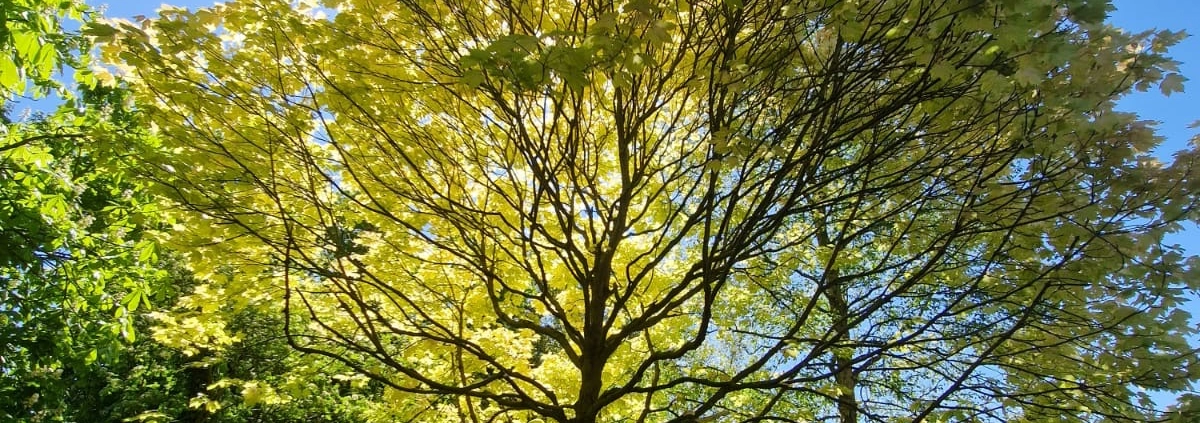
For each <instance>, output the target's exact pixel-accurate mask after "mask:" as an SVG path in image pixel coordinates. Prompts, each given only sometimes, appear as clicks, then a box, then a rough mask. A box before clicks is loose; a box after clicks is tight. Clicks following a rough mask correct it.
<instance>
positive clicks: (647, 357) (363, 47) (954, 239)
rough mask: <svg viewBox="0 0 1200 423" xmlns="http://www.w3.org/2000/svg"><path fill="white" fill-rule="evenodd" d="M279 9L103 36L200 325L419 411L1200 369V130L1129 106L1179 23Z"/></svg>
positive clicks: (1091, 394) (699, 8)
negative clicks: (259, 338)
mask: <svg viewBox="0 0 1200 423" xmlns="http://www.w3.org/2000/svg"><path fill="white" fill-rule="evenodd" d="M292 3H293V2H290V1H282V0H242V1H234V2H230V3H227V4H224V5H220V6H215V7H213V8H210V9H201V10H197V11H194V12H191V11H187V10H183V9H176V8H166V9H163V10H162V11H161V12H160V16H159V18H157V19H152V20H143V21H140V22H125V21H108V22H104V23H101V24H97V25H95V26H92V27H91V28H90V29H89V30H88V33H89V34H91V35H92V36H94V37H96V39H97V40H99V41H100V42H101V43H102V44H103V46H102V47H101V50H102V51H103V53H104V54H105V55H106V58H107V60H109V61H110V62H111V63H112V64H113V66H114V67H115V71H116V72H117V73H118V75H119V76H122V77H125V78H128V81H129V83H130V88H131V90H132V91H133V93H134V95H135V98H136V101H137V104H138V105H139V106H138V107H139V108H140V110H141V111H142V112H143V113H144V117H145V123H146V125H147V126H148V127H150V128H152V129H153V133H154V134H155V136H156V137H158V138H159V139H160V140H161V142H162V143H163V146H164V149H163V150H162V152H159V153H156V152H153V151H151V152H146V153H143V154H144V155H143V158H144V159H145V163H146V166H145V167H144V170H146V176H147V177H148V178H152V179H154V180H156V181H157V182H158V185H157V188H156V189H157V190H158V191H157V192H158V193H159V194H161V195H162V196H163V198H164V200H162V201H164V205H166V207H165V211H167V212H169V213H170V215H171V216H172V218H173V219H177V221H178V222H179V224H178V226H177V227H176V228H175V229H176V230H174V231H171V232H170V233H168V234H165V236H166V237H167V238H169V241H170V242H172V243H173V245H175V246H177V248H180V249H181V251H183V252H184V253H185V254H187V255H188V263H189V266H190V269H191V270H192V271H193V272H195V274H196V275H197V277H198V278H200V279H202V280H203V281H204V283H203V284H202V285H200V286H198V287H197V288H196V290H195V291H194V292H193V293H192V294H191V295H189V296H187V297H185V298H183V299H182V300H181V303H180V307H181V310H182V313H179V314H175V315H169V316H164V318H163V322H164V326H163V327H162V328H161V329H160V330H161V332H160V333H159V334H158V335H157V337H158V339H161V340H164V341H168V342H171V344H172V345H173V346H175V347H177V348H181V349H183V350H185V351H194V352H201V351H220V350H222V349H223V348H229V346H230V345H234V343H235V341H236V340H237V339H238V336H237V334H236V332H235V331H233V330H232V329H231V326H230V325H231V324H232V320H231V319H232V318H233V317H234V316H237V315H239V314H240V313H245V312H250V311H252V312H253V313H259V314H262V315H270V316H276V318H278V319H280V321H281V323H282V325H283V331H284V334H285V336H286V338H287V341H288V343H289V344H290V345H291V346H292V347H293V348H295V349H297V350H299V351H302V352H305V353H308V354H310V355H311V356H315V357H324V358H327V359H332V360H336V361H338V362H340V363H342V365H344V366H347V367H349V368H352V369H353V370H354V371H355V372H356V373H357V375H358V376H359V377H365V378H369V379H370V380H372V381H374V383H378V384H381V385H383V386H386V388H387V391H386V393H385V395H386V396H387V397H388V398H389V399H391V400H392V401H393V405H392V410H393V412H394V413H395V414H394V415H393V416H392V418H395V419H398V420H399V419H403V420H414V421H494V420H499V421H508V420H512V421H524V420H536V419H541V420H543V421H562V422H567V421H570V422H595V421H635V420H636V421H763V420H776V421H810V420H840V421H843V422H851V421H862V420H870V421H1042V420H1058V421H1140V420H1154V419H1158V418H1162V417H1163V416H1164V415H1163V414H1162V413H1163V410H1162V408H1163V407H1162V406H1161V405H1157V404H1154V403H1153V401H1151V400H1150V398H1149V397H1148V396H1147V395H1146V394H1145V393H1143V389H1145V388H1149V389H1157V390H1165V391H1184V390H1187V389H1189V388H1190V387H1191V384H1192V383H1193V382H1194V381H1195V380H1196V379H1197V377H1198V373H1197V371H1198V370H1200V369H1198V366H1200V362H1198V361H1197V357H1196V355H1195V354H1194V347H1193V346H1191V345H1190V344H1189V343H1188V341H1187V338H1186V336H1188V335H1189V334H1193V333H1194V329H1193V328H1190V327H1189V326H1188V318H1189V316H1188V314H1187V313H1186V312H1185V311H1184V310H1183V309H1181V308H1180V304H1181V303H1182V302H1183V301H1185V297H1186V294H1187V293H1188V292H1193V293H1194V292H1195V291H1196V290H1197V288H1200V277H1198V276H1200V275H1197V274H1196V272H1197V269H1196V265H1197V262H1196V259H1195V258H1194V257H1184V256H1183V254H1182V252H1181V251H1180V249H1179V248H1178V247H1177V246H1173V245H1169V244H1167V243H1165V242H1164V237H1165V236H1166V235H1168V234H1170V233H1173V232H1176V231H1178V230H1180V224H1181V223H1182V222H1185V221H1187V220H1192V221H1195V220H1196V218H1197V214H1196V205H1197V204H1196V202H1197V201H1198V200H1197V198H1196V195H1195V193H1196V192H1198V190H1200V186H1197V184H1198V183H1200V178H1198V176H1200V175H1196V166H1195V158H1196V152H1195V151H1194V150H1188V151H1183V152H1180V153H1178V154H1177V155H1176V156H1175V160H1174V162H1173V163H1160V162H1159V161H1157V160H1156V159H1155V158H1154V156H1151V155H1150V154H1149V152H1150V151H1151V150H1152V149H1153V148H1154V146H1155V145H1156V144H1157V142H1158V141H1159V138H1158V137H1157V136H1155V135H1154V133H1153V131H1152V129H1151V127H1150V124H1148V123H1147V122H1141V121H1138V120H1136V117H1135V116H1133V115H1131V114H1127V113H1119V112H1116V111H1114V110H1113V102H1114V101H1115V100H1116V99H1117V98H1119V97H1120V96H1121V95H1123V94H1124V93H1127V92H1129V91H1131V90H1134V89H1138V90H1147V89H1149V88H1151V87H1153V86H1155V85H1158V87H1159V89H1161V90H1162V91H1163V92H1164V93H1170V92H1174V91H1178V90H1180V89H1182V85H1181V84H1182V82H1183V78H1182V77H1181V76H1179V75H1178V74H1176V73H1174V69H1175V68H1176V64H1175V63H1174V62H1172V61H1170V60H1169V59H1167V58H1166V57H1165V56H1164V53H1165V50H1166V48H1167V47H1169V46H1171V45H1172V44H1174V43H1175V42H1177V41H1178V40H1179V39H1180V38H1181V37H1182V36H1183V34H1181V33H1171V32H1168V31H1159V32H1147V33H1139V34H1129V33H1125V32H1122V31H1120V30H1118V29H1116V28H1113V27H1111V26H1108V25H1106V24H1105V23H1104V18H1105V12H1106V10H1107V8H1108V7H1109V6H1108V5H1107V3H1106V2H1104V1H1096V0H1059V1H1052V0H1020V1H1014V0H971V1H967V0H874V1H863V2H838V1H826V0H800V1H782V0H779V1H775V0H764V1H754V2H742V1H737V0H725V1H719V0H712V1H709V0H698V1H666V0H662V1H659V0H630V1H628V2H621V3H613V2H605V1H589V2H567V1H558V0H542V1H535V2H524V1H520V2H518V1H505V0H498V1H493V2H470V1H467V2H441V1H423V0H413V1H397V2H377V1H368V0H328V1H325V2H323V3H321V4H320V7H317V6H318V5H317V4H316V3H314V2H312V1H303V0H302V1H300V2H298V3H297V7H293V5H292ZM263 64H271V66H263ZM230 383H233V382H230ZM272 389H276V390H278V389H280V387H278V386H274V385H272ZM1180 417H1181V418H1182V417H1186V416H1180Z"/></svg>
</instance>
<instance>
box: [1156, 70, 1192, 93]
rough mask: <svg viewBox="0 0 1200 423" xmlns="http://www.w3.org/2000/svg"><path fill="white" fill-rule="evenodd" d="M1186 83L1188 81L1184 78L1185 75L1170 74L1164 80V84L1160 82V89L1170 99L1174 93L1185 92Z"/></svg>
mask: <svg viewBox="0 0 1200 423" xmlns="http://www.w3.org/2000/svg"><path fill="white" fill-rule="evenodd" d="M1184 81H1187V78H1184V77H1183V75H1180V74H1178V73H1169V74H1167V76H1166V77H1164V78H1163V80H1162V82H1159V84H1158V89H1159V90H1161V91H1162V93H1163V95H1166V96H1168V97H1169V96H1170V95H1171V94H1172V93H1181V92H1183V83H1184Z"/></svg>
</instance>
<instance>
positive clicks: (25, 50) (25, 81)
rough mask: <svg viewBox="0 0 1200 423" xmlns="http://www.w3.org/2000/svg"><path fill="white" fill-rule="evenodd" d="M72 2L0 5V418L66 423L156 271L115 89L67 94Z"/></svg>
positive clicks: (83, 77) (80, 64) (122, 337)
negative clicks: (18, 114) (19, 108)
mask: <svg viewBox="0 0 1200 423" xmlns="http://www.w3.org/2000/svg"><path fill="white" fill-rule="evenodd" d="M87 10H88V9H87V7H86V6H84V5H83V4H82V3H79V2H73V1H53V2H50V1H15V2H14V1H8V0H5V1H0V29H2V32H0V48H3V51H4V52H5V53H4V54H3V55H0V106H4V109H5V110H4V116H3V119H2V123H3V130H2V131H0V242H2V243H3V245H4V248H3V249H0V397H4V398H5V399H6V401H3V402H0V416H2V417H0V418H3V419H4V420H5V421H47V420H60V419H63V418H64V416H69V415H70V414H71V410H72V407H71V405H70V404H69V402H68V398H69V397H70V396H71V395H72V391H73V389H74V383H75V382H76V381H77V380H78V379H77V378H78V377H79V376H80V375H81V374H82V373H85V372H89V371H92V370H94V369H95V368H97V367H100V364H98V363H102V362H106V361H108V360H112V359H114V358H115V357H117V356H118V355H120V353H121V351H122V350H123V348H124V345H125V344H126V343H127V342H129V341H132V340H133V339H134V337H135V334H136V331H134V330H133V323H134V320H135V318H134V314H135V312H136V311H137V310H138V309H139V308H142V309H144V308H145V307H147V306H149V304H150V298H151V297H153V296H155V295H156V292H155V288H156V286H157V283H158V282H159V281H160V280H161V277H160V276H161V272H160V270H159V269H158V268H156V267H155V266H154V261H155V256H156V254H157V253H156V250H155V245H154V243H152V242H151V241H150V240H148V239H144V238H143V236H142V235H143V233H144V229H145V228H146V225H147V224H148V223H147V222H149V221H150V219H149V218H148V213H150V212H151V211H152V210H151V209H152V204H150V203H149V202H148V199H149V197H148V195H147V193H146V192H145V191H143V190H141V189H140V186H141V184H139V183H137V182H135V181H131V180H130V179H129V178H128V176H129V174H128V173H127V172H124V171H123V169H124V166H125V164H127V163H128V162H127V161H124V160H123V159H122V155H127V154H128V151H129V149H127V148H126V149H124V150H123V151H122V149H121V148H120V146H122V145H125V144H126V143H127V142H129V138H130V134H131V132H130V128H129V124H130V123H131V122H132V121H131V119H130V118H129V116H130V111H129V109H128V108H127V107H125V105H124V100H125V97H124V94H123V92H122V91H120V90H114V89H112V88H111V87H105V86H96V85H94V84H92V85H91V86H90V87H88V86H85V87H81V88H80V89H79V91H74V90H70V89H67V88H65V86H64V84H62V83H60V82H59V81H57V80H56V78H55V73H56V72H58V71H60V70H61V69H62V67H64V66H69V67H73V68H77V69H80V70H79V71H78V72H77V75H78V76H79V81H81V82H84V83H86V81H87V76H88V73H87V71H86V64H87V60H86V55H77V53H78V52H79V51H81V50H82V51H86V50H87V43H86V40H85V39H84V38H82V37H80V36H78V34H72V33H69V32H67V31H64V30H63V28H62V25H61V22H60V21H61V20H63V19H82V18H84V15H85V13H87ZM47 94H54V95H55V100H57V101H59V102H64V103H65V104H64V105H63V106H62V107H60V108H59V109H58V110H57V111H55V112H54V113H52V114H49V115H43V114H38V115H35V116H34V117H33V118H31V119H21V120H16V121H14V119H10V117H9V115H8V110H7V106H8V105H9V103H8V102H9V100H12V99H15V98H17V97H21V96H26V95H32V97H33V98H38V97H41V96H45V95H47Z"/></svg>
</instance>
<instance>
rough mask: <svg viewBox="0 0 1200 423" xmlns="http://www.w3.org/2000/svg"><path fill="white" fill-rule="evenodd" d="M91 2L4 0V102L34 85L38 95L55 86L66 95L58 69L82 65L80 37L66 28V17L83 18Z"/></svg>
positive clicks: (0, 16) (0, 95)
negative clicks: (57, 76)
mask: <svg viewBox="0 0 1200 423" xmlns="http://www.w3.org/2000/svg"><path fill="white" fill-rule="evenodd" d="M87 12H88V8H87V6H85V5H84V4H83V2H81V1H77V0H62V1H57V0H56V1H50V0H0V51H3V52H6V53H4V54H0V105H2V104H4V103H5V102H7V101H8V100H10V99H11V98H12V97H13V96H14V95H22V94H24V93H25V92H26V91H27V90H29V89H32V92H33V94H34V95H35V96H40V95H44V94H45V93H46V92H47V91H50V90H52V89H54V90H55V91H56V92H57V93H58V94H62V95H66V94H68V93H69V91H66V90H62V88H63V86H62V84H60V83H58V82H57V81H56V80H55V79H54V72H55V71H56V70H58V69H59V68H60V67H61V66H63V65H73V66H75V67H79V66H78V65H79V61H78V60H77V58H76V56H75V55H74V52H77V51H80V50H81V48H80V47H81V44H80V42H81V41H83V40H82V39H80V38H78V37H72V36H71V35H70V34H67V33H66V32H65V31H63V28H62V22H61V20H60V19H61V18H62V17H67V18H69V19H74V20H82V19H83V17H84V14H85V13H87Z"/></svg>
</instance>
